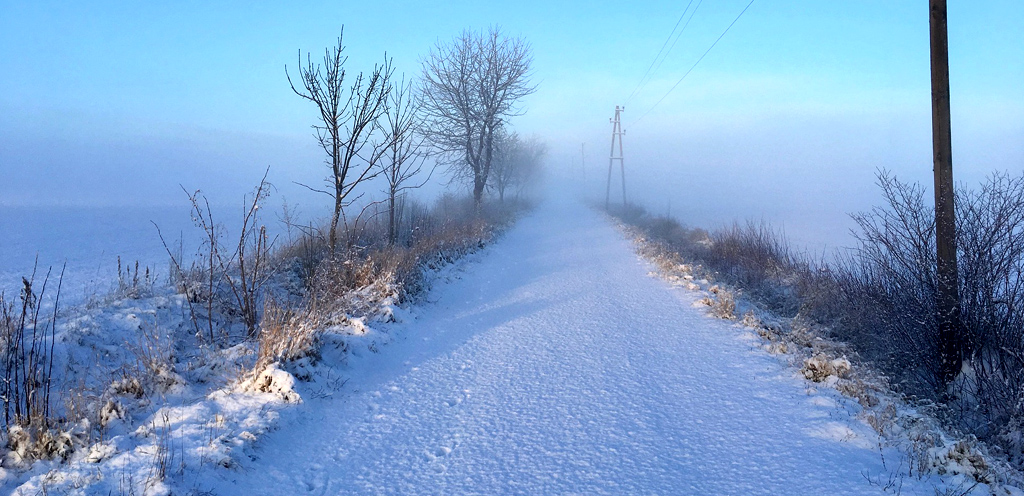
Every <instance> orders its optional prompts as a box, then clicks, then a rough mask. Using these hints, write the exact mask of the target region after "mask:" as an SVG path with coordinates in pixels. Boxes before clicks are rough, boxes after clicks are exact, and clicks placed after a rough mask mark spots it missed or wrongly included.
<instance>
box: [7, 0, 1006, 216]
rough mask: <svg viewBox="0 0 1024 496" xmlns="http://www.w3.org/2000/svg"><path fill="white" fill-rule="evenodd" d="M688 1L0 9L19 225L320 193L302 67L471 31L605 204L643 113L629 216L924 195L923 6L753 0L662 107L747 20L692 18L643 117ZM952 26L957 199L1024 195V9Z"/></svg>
mask: <svg viewBox="0 0 1024 496" xmlns="http://www.w3.org/2000/svg"><path fill="white" fill-rule="evenodd" d="M688 3H689V0H681V1H676V2H668V1H651V2H605V1H601V2H552V1H536V0H522V1H518V2H470V1H456V2H400V1H378V2H348V1H336V2H326V1H311V2H301V5H297V4H299V3H297V2H296V3H289V4H287V5H285V4H271V3H264V2H242V1H237V2H226V1H203V2H191V1H183V2H120V1H89V2H51V1H20V0H0V177H2V178H3V179H2V180H0V205H5V204H6V205H26V204H27V205H34V204H72V205H76V204H104V205H137V204H161V203H174V202H179V201H181V195H182V194H181V192H180V189H179V187H178V184H179V183H180V184H184V185H186V186H187V187H189V188H199V187H202V188H206V189H208V190H210V191H212V192H214V193H215V194H219V195H222V196H223V197H224V198H230V197H232V195H237V194H238V193H240V192H242V191H245V190H247V189H248V188H249V187H250V186H251V185H252V184H253V183H254V182H255V181H257V180H258V176H259V174H260V173H261V172H262V170H263V169H264V168H265V167H267V166H268V165H269V166H271V179H272V180H274V182H276V183H277V184H278V185H287V184H290V181H301V182H317V181H319V180H320V179H321V178H322V177H323V175H324V172H325V169H324V168H323V166H322V165H321V164H322V157H321V156H320V155H319V153H318V150H317V148H316V147H315V143H314V142H313V140H312V138H311V134H310V129H309V125H310V124H311V123H312V122H313V119H314V113H313V109H312V108H311V106H310V105H309V104H308V103H307V102H304V101H302V100H300V99H299V98H298V97H296V96H295V95H293V94H292V93H291V91H290V89H289V88H288V84H287V81H286V79H285V76H284V66H285V64H288V65H289V67H294V66H295V64H296V61H297V54H298V50H299V49H302V50H304V51H305V50H313V52H314V54H315V55H316V54H319V53H321V52H322V50H323V49H324V47H326V46H330V45H332V44H333V43H334V42H335V40H336V38H337V36H338V33H339V31H340V29H341V26H342V25H344V27H345V38H344V44H345V45H346V47H347V49H346V52H347V54H348V56H349V61H348V70H349V72H350V74H354V73H355V72H358V71H360V70H364V71H365V70H368V69H370V68H371V67H372V65H373V64H374V63H376V62H379V61H381V60H382V59H383V57H384V54H385V52H386V53H387V54H388V56H391V57H393V58H394V62H395V66H396V68H397V71H398V72H399V73H403V72H404V73H406V74H407V75H408V76H410V77H415V76H416V75H418V73H419V60H420V58H421V57H422V56H423V55H424V54H426V53H427V52H428V50H429V49H430V48H431V46H432V45H433V44H434V43H435V42H436V41H438V40H447V39H450V38H451V37H452V36H453V35H455V34H457V33H458V32H459V31H460V30H462V29H464V28H473V29H481V28H486V27H487V26H489V25H493V24H498V25H500V26H501V27H502V28H503V29H504V30H505V31H507V32H508V33H511V34H515V35H521V36H523V37H525V38H526V39H527V40H529V41H530V43H531V44H532V46H533V50H534V54H535V64H534V67H535V72H534V77H535V81H536V82H537V84H538V90H537V92H536V93H535V94H534V95H532V96H531V97H529V98H528V99H527V100H526V101H525V102H524V109H525V110H526V111H527V113H526V115H524V116H522V117H520V118H518V119H517V120H516V122H515V125H516V128H517V129H518V130H519V132H520V133H525V134H537V135H539V136H540V137H541V138H542V139H544V140H545V141H546V142H547V143H548V144H549V146H550V150H551V151H550V155H549V158H550V166H551V168H553V169H556V170H563V171H564V170H568V169H569V168H571V167H573V166H576V167H578V166H579V162H578V160H579V148H580V144H581V143H586V149H587V162H588V164H587V165H588V169H587V172H588V184H589V188H588V189H589V190H590V191H592V192H593V191H598V192H601V193H603V192H602V191H601V190H602V189H603V188H602V186H603V185H602V184H599V181H598V178H599V176H601V175H603V174H604V173H606V170H607V169H606V168H607V148H608V145H609V139H610V138H609V132H610V126H609V124H608V118H609V117H610V116H611V114H612V111H613V108H614V106H615V105H622V104H625V105H626V112H625V113H624V114H623V118H624V123H625V128H626V132H627V135H626V141H625V145H626V157H627V158H626V160H627V162H626V164H627V168H628V170H627V174H628V179H627V181H628V182H629V186H630V191H631V192H632V193H631V196H633V199H637V200H642V201H644V202H646V203H648V204H649V206H652V207H655V208H662V205H664V208H666V209H667V208H669V207H668V204H669V203H670V202H671V204H672V210H673V212H674V213H679V215H681V216H684V218H687V217H689V218H691V219H693V220H691V221H690V222H692V223H694V224H700V223H701V221H700V220H699V219H705V220H712V221H715V222H718V221H727V220H728V219H729V218H742V217H758V216H761V217H764V218H768V219H770V220H773V221H776V222H779V223H781V224H789V225H794V223H795V224H796V225H799V223H800V221H799V220H796V219H798V218H799V217H800V216H823V218H822V219H821V220H820V221H821V222H825V223H827V222H828V220H827V219H831V218H833V217H835V216H837V215H839V216H841V215H842V214H843V213H844V212H849V211H852V210H858V209H863V208H864V207H865V206H866V205H870V204H871V202H873V201H875V199H876V198H875V196H874V187H873V185H872V183H873V175H874V170H875V169H876V168H879V167H885V168H889V169H893V170H895V171H897V173H899V174H900V175H902V176H903V177H906V178H908V179H914V180H928V178H929V177H930V171H931V163H930V160H931V159H930V153H931V152H930V141H929V140H930V113H929V112H930V109H929V105H930V100H929V95H930V94H929V69H928V67H929V66H928V12H927V1H925V0H915V1H910V0H899V1H893V0H864V1H855V2H838V1H817V0H815V1H812V0H756V1H755V2H754V3H753V4H752V6H751V7H750V8H749V10H748V11H747V12H746V14H745V15H744V16H743V17H742V18H741V19H740V20H739V21H738V22H737V23H736V25H735V26H734V27H733V28H732V30H731V31H730V32H729V33H728V34H727V35H726V36H725V37H724V38H723V39H722V41H721V42H720V43H719V44H718V45H717V46H716V47H715V48H714V50H713V51H711V52H710V53H709V54H708V56H707V58H706V59H704V60H703V62H701V64H700V65H699V66H698V67H697V68H696V69H695V70H694V71H693V73H692V74H690V76H689V77H688V78H687V79H685V80H684V81H683V82H682V83H681V84H680V85H679V86H678V87H677V88H676V89H675V91H674V92H672V93H671V94H670V95H669V96H668V97H667V98H665V100H664V101H663V102H662V103H661V104H660V105H658V106H656V107H654V104H655V102H657V101H658V100H659V99H661V98H662V96H663V95H665V93H666V91H667V90H668V88H669V87H671V86H672V85H673V84H675V82H676V81H678V80H679V78H680V77H681V76H682V75H683V74H684V73H685V72H686V70H687V69H689V68H690V66H691V65H692V64H693V63H694V61H696V60H697V58H698V57H699V56H700V54H702V53H703V52H704V51H705V50H706V49H707V48H708V46H710V44H711V43H712V42H713V41H714V40H715V38H717V37H718V36H719V35H720V34H721V32H722V30H723V29H725V27H726V26H728V25H729V23H730V22H731V21H732V20H733V19H734V18H735V17H736V15H737V14H738V13H739V12H740V11H741V10H742V9H743V8H744V7H745V6H746V5H747V3H748V0H698V1H695V2H692V4H690V5H691V6H690V9H691V10H692V9H693V5H696V4H698V3H699V4H700V5H699V8H698V9H697V11H696V13H695V14H694V16H693V18H692V21H691V22H690V24H689V25H688V27H687V29H686V31H684V32H683V34H682V36H681V37H680V38H679V41H678V44H676V45H675V48H674V50H673V51H672V52H671V53H670V54H669V56H668V57H667V58H666V59H665V61H664V63H663V64H662V65H661V66H660V68H659V70H657V71H656V72H655V73H654V74H653V78H652V80H651V82H650V83H649V84H648V85H647V86H645V87H644V89H643V91H641V92H639V93H638V94H637V95H636V96H635V97H634V98H632V99H630V100H629V101H628V102H627V97H628V96H629V94H630V93H631V92H632V91H633V89H634V88H636V87H637V84H638V83H639V82H640V79H641V76H642V75H643V74H644V73H645V71H646V69H647V68H648V67H649V66H650V64H651V62H652V60H653V59H654V56H655V54H656V53H657V52H658V49H659V48H660V47H661V46H662V44H663V42H664V41H665V39H666V37H667V36H668V34H669V32H670V31H671V30H672V27H673V25H675V23H676V21H677V20H678V19H679V16H680V14H681V13H682V12H683V9H684V7H686V6H687V5H688ZM949 17H950V19H949V38H950V66H951V69H950V71H951V86H952V94H953V104H952V105H953V133H954V168H955V171H956V175H957V176H956V177H957V178H958V179H960V180H962V181H964V182H965V183H972V182H977V181H978V180H980V179H981V178H983V177H984V175H985V174H987V173H989V172H990V171H992V170H994V169H1001V170H1009V171H1011V172H1013V173H1021V171H1022V168H1024V29H1022V28H1021V26H1024V3H1021V2H1018V1H1013V0H992V1H966V0H950V2H949ZM652 107H653V110H650V109H652ZM649 110H650V112H649V113H647V112H648V111H649ZM645 113H646V115H645V116H644V117H643V119H641V120H640V121H639V122H636V119H638V118H639V117H640V116H641V115H643V114H645ZM282 188H283V189H285V190H287V194H290V195H296V196H299V197H302V198H304V201H306V202H307V203H308V204H313V205H315V204H316V202H318V201H320V200H317V199H313V198H306V197H303V196H302V195H303V193H302V192H301V191H299V190H295V189H293V188H288V187H284V186H282ZM599 194H600V193H599ZM324 208H325V209H326V203H325V206H324ZM686 212H689V214H687V213H686ZM815 222H818V221H815ZM837 222H838V223H839V224H842V222H846V221H845V219H841V220H840V221H837ZM837 225H838V224H837ZM842 225H843V226H845V225H846V224H842ZM843 229H845V227H843Z"/></svg>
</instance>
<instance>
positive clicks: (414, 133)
mask: <svg viewBox="0 0 1024 496" xmlns="http://www.w3.org/2000/svg"><path fill="white" fill-rule="evenodd" d="M413 93H414V92H413V84H412V82H409V83H408V84H407V83H406V82H405V79H404V78H403V80H402V82H401V83H400V84H399V85H398V86H396V87H395V88H394V90H393V91H392V92H391V93H390V94H389V95H388V105H387V108H386V109H385V111H384V120H386V122H385V123H384V137H385V139H384V141H385V143H386V145H387V151H386V152H385V157H384V158H383V159H382V160H381V161H380V169H381V173H382V174H383V175H384V178H385V179H387V183H388V185H387V191H386V193H387V195H388V243H390V244H394V243H395V240H396V239H397V237H398V233H397V231H398V227H397V221H396V203H397V202H396V200H397V198H398V197H399V195H401V194H402V193H404V192H405V191H407V190H410V189H416V188H420V187H422V186H423V185H424V184H426V183H427V181H429V180H430V176H431V175H433V173H434V170H433V169H431V170H430V172H429V173H428V174H427V177H426V178H425V179H423V180H422V181H418V182H411V181H412V180H413V178H415V177H416V176H418V175H420V173H421V172H422V171H423V165H424V162H425V161H426V160H427V156H428V154H427V153H425V152H426V150H425V148H426V146H425V141H424V138H423V135H422V134H421V133H419V129H420V128H421V126H420V115H419V105H418V102H417V101H416V100H415V99H414V98H413Z"/></svg>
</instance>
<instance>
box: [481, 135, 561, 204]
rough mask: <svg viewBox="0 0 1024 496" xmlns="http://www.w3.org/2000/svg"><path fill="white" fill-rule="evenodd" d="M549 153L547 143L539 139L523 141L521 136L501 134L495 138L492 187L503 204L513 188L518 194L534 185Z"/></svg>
mask: <svg viewBox="0 0 1024 496" xmlns="http://www.w3.org/2000/svg"><path fill="white" fill-rule="evenodd" d="M546 152H547V149H546V147H545V146H544V143H542V142H541V141H540V140H538V139H537V138H536V137H532V138H529V139H528V140H523V139H521V138H520V137H519V135H518V134H517V133H514V132H513V133H508V132H506V131H505V130H500V131H499V133H498V134H497V135H496V136H495V139H494V158H493V161H492V164H491V174H490V184H491V187H492V188H494V189H495V190H497V191H498V199H499V201H502V202H504V201H505V192H506V191H507V190H509V189H510V188H511V189H513V190H515V191H516V193H517V195H518V194H520V193H522V192H523V190H524V189H526V188H527V187H528V186H529V185H530V183H531V182H532V181H533V177H534V175H536V172H537V170H538V169H539V168H540V161H541V159H542V158H543V157H544V154H545V153H546Z"/></svg>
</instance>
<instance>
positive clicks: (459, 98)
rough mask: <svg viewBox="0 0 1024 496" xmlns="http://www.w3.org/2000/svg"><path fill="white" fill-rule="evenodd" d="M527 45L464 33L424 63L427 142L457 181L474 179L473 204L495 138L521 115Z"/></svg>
mask: <svg viewBox="0 0 1024 496" xmlns="http://www.w3.org/2000/svg"><path fill="white" fill-rule="evenodd" d="M531 63H532V55H531V49H530V45H529V43H527V42H526V41H525V40H523V39H522V38H511V37H508V36H506V35H505V34H503V33H502V32H501V30H500V29H498V28H497V27H492V28H490V29H489V30H488V31H487V32H486V33H484V32H474V31H469V30H466V31H463V32H462V34H460V35H459V36H457V37H456V38H455V39H453V40H452V41H451V42H450V43H438V44H437V45H436V47H435V48H434V49H433V50H431V51H430V55H429V56H428V57H427V58H426V60H424V61H423V77H422V80H423V85H422V89H421V94H422V100H423V110H424V115H425V119H426V126H424V128H425V129H426V131H427V137H428V138H429V139H430V141H431V143H432V144H433V145H434V147H435V148H436V149H437V150H438V151H439V152H441V154H442V156H445V157H447V159H448V162H449V165H450V171H451V173H452V176H453V179H471V180H472V184H473V200H474V201H475V202H476V204H477V205H479V204H480V202H481V200H482V198H483V192H484V188H485V187H486V185H487V177H488V175H489V173H490V169H491V163H492V160H493V152H494V137H495V133H497V132H498V130H499V129H501V127H502V126H503V125H504V124H505V123H506V122H507V120H508V119H509V118H510V117H513V116H516V115H520V114H521V111H520V109H519V108H518V107H517V104H518V102H519V101H520V100H521V99H522V98H523V97H525V96H527V95H529V94H531V93H533V91H534V90H535V89H536V88H535V87H534V86H531V85H530V82H529V76H530V64H531Z"/></svg>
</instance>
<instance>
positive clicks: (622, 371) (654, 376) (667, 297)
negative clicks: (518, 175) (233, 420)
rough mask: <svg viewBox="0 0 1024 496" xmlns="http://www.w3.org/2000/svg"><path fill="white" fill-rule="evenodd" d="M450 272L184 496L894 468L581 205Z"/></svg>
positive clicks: (911, 490)
mask: <svg viewBox="0 0 1024 496" xmlns="http://www.w3.org/2000/svg"><path fill="white" fill-rule="evenodd" d="M458 268H459V269H458V271H456V274H457V277H456V278H455V279H454V280H452V281H451V282H449V283H445V284H440V283H439V284H437V285H436V286H435V287H434V288H433V290H431V292H429V293H428V295H427V301H425V302H422V303H421V304H419V305H416V306H413V307H412V308H411V309H410V311H409V312H403V313H402V314H401V315H399V319H400V321H399V322H397V323H393V324H381V323H373V324H372V326H373V327H374V328H375V332H377V333H379V334H380V335H381V336H386V337H387V338H386V339H384V340H372V341H370V343H371V345H370V346H369V347H368V346H367V344H366V342H362V343H359V342H356V341H350V342H349V344H350V345H351V346H352V348H351V349H350V351H349V353H348V354H347V355H346V356H345V358H344V359H341V360H338V359H332V358H330V356H328V357H327V358H326V359H325V361H324V363H322V364H321V365H319V366H318V367H317V369H316V372H315V374H314V379H313V381H311V382H304V383H298V384H297V385H296V391H297V392H298V393H299V394H300V395H301V396H302V401H301V403H300V404H297V405H294V406H283V407H282V409H281V410H280V413H281V415H280V418H279V420H278V421H277V429H276V430H274V431H271V432H268V433H266V434H264V435H262V436H260V437H259V439H257V440H255V441H254V442H253V446H252V448H251V449H250V450H248V453H247V454H248V455H249V457H247V458H244V459H241V460H238V459H237V458H236V460H235V461H236V462H237V463H236V464H233V465H232V466H230V467H228V468H217V469H214V470H204V471H203V472H202V473H201V474H199V475H198V477H199V480H197V481H196V482H195V483H194V484H193V485H192V488H193V489H195V490H199V491H211V492H212V493H215V494H239V495H242V494H246V495H248V494H347V493H359V494H772V495H776V494H793V495H805V494H806V495H811V494H830V495H833V494H834V495H842V494H881V493H883V489H882V487H880V486H879V484H884V483H885V482H886V481H888V479H889V478H890V475H891V474H893V473H895V472H896V471H897V468H896V467H894V466H893V465H895V463H894V462H892V461H891V460H897V459H898V458H899V455H898V454H896V453H892V452H891V450H888V449H886V450H882V451H881V453H884V454H885V458H886V459H887V460H890V462H889V466H886V465H884V464H883V457H882V456H880V450H879V448H878V443H879V439H878V438H877V436H876V435H875V434H874V431H872V430H871V429H870V428H869V427H868V426H867V425H866V424H864V423H862V422H860V421H858V420H857V419H856V414H857V412H858V411H859V406H858V405H857V404H856V403H855V402H853V401H852V400H849V399H846V398H843V397H842V396H840V395H839V394H838V393H836V392H835V391H834V390H832V389H829V388H822V387H820V386H819V387H818V388H817V389H816V388H815V387H812V385H811V383H809V382H807V381H805V380H804V379H802V378H801V377H799V376H798V374H797V372H796V371H795V369H793V368H791V367H789V366H787V365H786V364H785V363H783V362H782V361H781V360H779V359H778V358H775V357H772V356H770V355H768V354H767V353H766V352H765V351H763V350H762V349H761V348H760V347H759V346H758V343H757V341H756V340H755V339H754V338H752V336H751V334H750V333H749V332H748V331H747V330H745V329H744V328H742V327H741V326H739V325H738V324H736V323H735V322H732V321H724V320H718V319H714V318H712V317H710V316H709V315H708V314H707V310H706V307H702V306H701V305H699V304H697V301H698V300H699V299H700V298H702V297H703V296H704V295H703V293H701V292H699V291H691V290H687V289H684V288H677V287H672V286H671V285H670V284H668V283H667V282H665V281H663V280H662V279H659V278H657V277H652V276H651V275H650V272H651V271H652V270H653V267H652V266H651V265H650V264H648V263H647V262H645V261H643V260H641V259H640V258H639V257H638V256H637V255H636V254H635V253H634V250H633V247H632V245H631V242H630V241H628V240H626V239H624V238H623V236H622V235H621V234H620V233H619V232H617V231H616V230H615V229H614V228H613V227H612V225H611V224H610V223H609V222H608V221H607V220H606V219H604V218H602V217H601V215H600V214H598V213H596V212H594V211H592V210H590V209H588V208H587V207H585V206H583V205H581V204H578V203H574V202H572V201H569V200H549V201H547V202H545V203H543V204H541V205H540V206H539V207H538V208H537V210H535V211H534V212H533V213H531V214H530V215H528V216H527V217H525V218H523V219H522V220H521V221H520V222H519V223H518V224H517V225H516V226H515V227H513V228H512V229H511V230H510V231H509V232H508V233H507V234H506V235H505V236H504V237H503V238H502V239H500V240H499V241H497V242H496V243H494V244H493V245H492V246H491V247H489V248H487V249H485V250H483V251H482V252H480V253H478V254H476V255H473V256H471V257H470V258H469V260H468V261H465V262H462V263H461V264H459V266H458ZM383 343H387V344H386V345H385V344H383ZM332 361H333V363H332ZM190 480H191V479H190ZM871 481H874V483H872V482H871ZM930 482H932V481H928V480H918V479H915V478H907V479H906V480H904V481H903V486H902V493H903V494H933V489H932V487H931V483H930ZM890 491H895V489H890Z"/></svg>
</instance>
